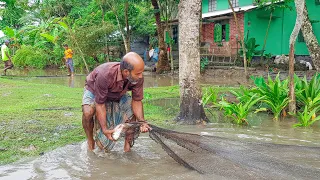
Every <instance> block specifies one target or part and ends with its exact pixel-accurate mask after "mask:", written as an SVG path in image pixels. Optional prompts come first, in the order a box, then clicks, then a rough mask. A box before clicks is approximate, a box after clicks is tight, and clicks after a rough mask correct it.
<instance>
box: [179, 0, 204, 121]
mask: <svg viewBox="0 0 320 180" xmlns="http://www.w3.org/2000/svg"><path fill="white" fill-rule="evenodd" d="M178 14H179V28H180V31H179V84H180V114H179V116H178V118H177V120H178V121H181V122H184V123H187V124H195V123H197V122H202V121H204V120H207V118H206V115H205V112H204V108H203V104H202V102H201V95H202V93H201V87H200V84H199V80H200V50H199V38H200V18H201V0H180V3H179V13H178Z"/></svg>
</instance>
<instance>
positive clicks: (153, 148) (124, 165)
mask: <svg viewBox="0 0 320 180" xmlns="http://www.w3.org/2000/svg"><path fill="white" fill-rule="evenodd" d="M217 116H219V114H217ZM213 118H214V117H213ZM269 119H270V117H263V116H252V117H250V121H254V122H255V123H253V124H254V125H253V126H252V127H239V126H235V125H231V124H230V123H222V122H218V121H217V122H215V123H211V124H208V125H207V126H177V127H173V128H174V129H175V130H178V131H183V132H192V133H196V134H202V135H214V136H219V137H226V138H229V139H233V140H242V141H253V142H259V143H275V144H288V145H300V146H313V147H314V146H317V147H319V146H320V142H319V139H320V132H319V127H316V128H314V129H292V128H291V125H292V124H293V122H292V121H290V120H288V121H281V122H278V123H274V122H273V121H270V120H269ZM213 121H215V120H214V119H213ZM122 146H123V143H122V141H120V142H119V143H118V144H117V145H116V146H115V148H114V150H113V152H111V153H108V154H105V153H103V152H101V151H99V150H98V149H96V150H95V151H94V152H88V151H87V146H86V142H82V143H78V144H71V145H67V146H65V147H61V148H58V149H56V150H54V151H51V152H48V153H45V154H44V155H43V156H41V157H39V158H36V159H27V160H23V161H20V162H16V163H13V164H10V165H5V166H1V167H0V179H8V180H11V179H107V178H108V179H190V180H191V179H232V178H229V177H220V176H218V175H214V174H213V175H212V174H210V175H201V174H198V173H196V172H194V171H190V170H188V169H185V168H184V167H182V166H180V165H179V164H177V163H176V162H175V161H174V160H173V159H171V158H170V157H169V156H168V155H167V154H166V153H165V152H164V151H163V150H162V149H161V147H160V146H159V145H158V144H156V143H155V142H153V141H152V140H151V139H150V138H149V137H148V136H147V134H143V135H142V136H140V137H139V139H138V141H137V142H136V144H135V146H134V147H133V149H132V152H130V153H123V152H122ZM235 148H236V147H235ZM262 151H263V149H262ZM273 153H275V152H273ZM279 153H281V152H279ZM290 153H291V155H292V158H290V161H296V162H298V164H299V163H300V164H301V165H302V166H303V165H305V164H308V166H310V167H312V168H314V169H315V170H316V171H318V172H319V173H320V154H319V152H313V154H308V157H313V158H312V159H308V158H303V156H302V157H300V155H302V154H299V153H301V152H294V151H293V152H290ZM295 153H296V154H295ZM221 165H222V166H223V163H222V164H221ZM230 168H231V167H230ZM289 173H290V172H289Z"/></svg>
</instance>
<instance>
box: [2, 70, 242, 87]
mask: <svg viewBox="0 0 320 180" xmlns="http://www.w3.org/2000/svg"><path fill="white" fill-rule="evenodd" d="M8 77H12V78H16V79H23V80H25V81H28V82H34V83H47V84H60V85H64V86H69V87H75V88H82V87H84V84H85V79H86V75H85V74H80V73H78V74H76V75H75V76H74V77H73V79H72V78H70V77H69V76H67V75H65V71H64V70H59V69H47V70H36V69H35V70H19V69H15V70H14V71H12V72H10V73H8ZM144 79H145V81H144V87H145V88H148V87H161V86H173V85H178V84H179V79H178V74H173V75H159V74H155V73H151V72H144ZM200 83H201V84H211V85H219V86H220V85H221V86H239V84H240V83H241V84H247V83H248V82H246V81H241V78H238V77H236V78H234V77H225V76H219V77H210V76H208V77H201V79H200Z"/></svg>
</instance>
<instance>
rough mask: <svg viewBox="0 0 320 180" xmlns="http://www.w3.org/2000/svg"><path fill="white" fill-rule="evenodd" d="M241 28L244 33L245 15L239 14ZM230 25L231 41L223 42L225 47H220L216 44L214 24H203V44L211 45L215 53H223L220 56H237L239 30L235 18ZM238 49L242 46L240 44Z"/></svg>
mask: <svg viewBox="0 0 320 180" xmlns="http://www.w3.org/2000/svg"><path fill="white" fill-rule="evenodd" d="M237 18H238V22H239V26H240V30H241V33H242V34H243V33H244V14H243V13H240V14H237ZM229 24H230V33H229V41H227V42H222V44H223V46H218V43H215V42H214V23H213V22H212V23H209V24H203V25H202V32H201V42H206V44H209V48H210V49H211V50H212V49H214V50H215V52H218V51H219V52H221V54H220V55H223V54H225V56H230V55H235V54H236V53H237V43H238V40H239V36H238V37H237V35H238V30H237V26H236V23H235V20H234V18H232V19H230V20H229ZM238 48H240V45H239V44H238Z"/></svg>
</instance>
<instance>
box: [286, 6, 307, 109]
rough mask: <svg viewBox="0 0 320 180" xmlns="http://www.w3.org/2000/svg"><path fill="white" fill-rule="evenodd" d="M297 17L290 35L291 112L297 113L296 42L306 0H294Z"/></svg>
mask: <svg viewBox="0 0 320 180" xmlns="http://www.w3.org/2000/svg"><path fill="white" fill-rule="evenodd" d="M294 3H295V6H296V11H297V18H296V24H295V26H294V28H293V30H292V33H291V36H290V42H289V44H290V54H289V112H291V113H293V114H295V113H296V96H295V94H294V45H295V43H296V39H297V37H298V34H299V32H300V29H301V26H302V23H303V20H304V16H303V8H304V4H305V0H294Z"/></svg>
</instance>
